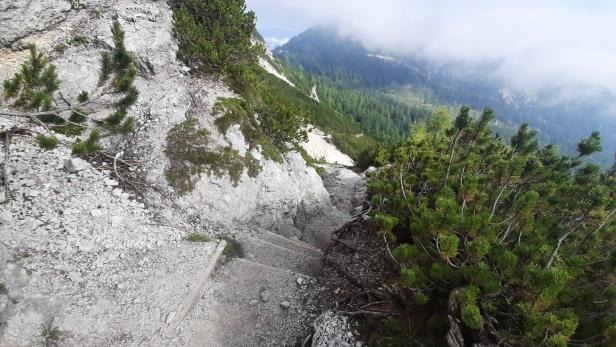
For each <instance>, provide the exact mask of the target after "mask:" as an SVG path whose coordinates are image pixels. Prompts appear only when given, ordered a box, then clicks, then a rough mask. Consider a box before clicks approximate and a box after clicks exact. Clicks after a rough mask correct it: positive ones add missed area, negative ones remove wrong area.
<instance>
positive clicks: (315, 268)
mask: <svg viewBox="0 0 616 347" xmlns="http://www.w3.org/2000/svg"><path fill="white" fill-rule="evenodd" d="M239 241H240V242H241V243H242V248H243V249H244V257H245V258H246V259H248V260H252V261H255V262H258V263H261V264H263V265H268V266H272V267H275V268H278V269H282V270H289V271H292V272H296V273H301V274H305V275H309V276H315V275H317V274H318V273H319V272H320V271H321V267H322V266H323V261H322V259H323V258H322V257H321V256H318V255H315V253H314V252H312V251H310V250H300V251H296V250H293V249H289V248H286V247H283V246H279V245H277V244H274V243H271V242H269V241H266V240H263V239H261V238H258V237H252V236H244V237H240V238H239Z"/></svg>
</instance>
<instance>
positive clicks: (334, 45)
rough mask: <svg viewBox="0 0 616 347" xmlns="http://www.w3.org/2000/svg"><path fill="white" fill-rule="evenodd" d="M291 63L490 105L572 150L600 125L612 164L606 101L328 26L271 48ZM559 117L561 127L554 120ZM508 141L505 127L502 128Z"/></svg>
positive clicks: (615, 135) (398, 91)
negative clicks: (529, 84) (561, 93)
mask: <svg viewBox="0 0 616 347" xmlns="http://www.w3.org/2000/svg"><path fill="white" fill-rule="evenodd" d="M274 54H275V56H276V57H277V58H278V59H279V60H280V61H282V62H284V63H285V64H287V65H288V66H290V67H292V68H295V69H299V70H301V71H303V72H305V73H307V74H308V75H312V76H316V77H320V78H326V79H328V80H330V81H332V82H333V83H336V85H338V86H345V87H348V88H353V89H363V90H370V91H372V92H374V91H377V92H379V93H382V94H387V95H389V96H391V95H396V96H398V97H408V96H411V97H412V99H415V101H414V102H415V103H420V104H422V105H432V104H436V105H439V104H442V105H447V106H449V107H452V108H453V107H459V106H460V105H470V106H471V107H472V108H474V109H477V110H480V109H483V108H485V107H490V108H492V109H494V110H495V111H496V114H497V119H498V120H499V122H501V124H502V123H505V124H508V125H509V128H511V127H517V126H518V125H520V124H522V123H529V124H530V125H531V126H532V127H534V128H536V129H538V130H539V138H540V139H541V140H542V141H543V142H544V143H553V144H556V145H558V146H559V147H560V148H561V149H562V151H563V152H564V153H568V154H572V153H573V152H574V151H575V144H576V143H577V142H578V141H579V139H580V138H582V137H586V136H588V135H589V134H590V132H592V131H594V130H599V131H600V132H601V135H602V142H603V147H604V151H603V153H600V154H597V155H595V156H594V157H593V160H594V161H596V162H598V163H600V164H602V165H603V166H608V165H611V163H612V162H613V154H614V153H615V152H616V132H615V131H614V130H613V129H616V116H610V115H608V111H607V109H608V108H607V106H606V105H595V104H591V103H589V102H584V101H579V102H575V103H568V104H559V105H551V104H550V103H549V102H548V100H549V99H550V98H551V95H550V93H547V92H546V93H544V94H543V95H537V96H528V95H524V94H523V93H521V92H518V91H515V90H513V89H511V88H509V87H508V86H506V85H503V84H500V83H498V82H496V81H492V80H489V79H487V78H485V77H486V76H485V74H486V71H490V69H493V67H491V66H478V67H473V68H468V67H467V68H460V67H459V66H453V65H441V64H435V63H431V62H429V61H426V60H423V59H420V58H417V57H412V56H399V55H395V54H391V53H388V52H378V51H370V50H368V49H366V48H364V47H363V45H361V44H360V43H358V42H354V41H352V40H350V39H346V38H343V37H341V36H339V35H337V33H336V31H335V30H334V29H332V28H326V27H314V28H311V29H308V30H307V31H305V32H303V33H301V34H299V35H298V36H296V37H294V38H292V39H291V40H290V41H289V42H288V43H287V44H286V45H284V46H281V47H278V48H277V49H276V50H274ZM555 124H558V127H555V126H554V125H555ZM501 135H503V136H504V137H505V138H506V139H507V140H508V135H509V134H508V132H507V131H503V133H502V134H501Z"/></svg>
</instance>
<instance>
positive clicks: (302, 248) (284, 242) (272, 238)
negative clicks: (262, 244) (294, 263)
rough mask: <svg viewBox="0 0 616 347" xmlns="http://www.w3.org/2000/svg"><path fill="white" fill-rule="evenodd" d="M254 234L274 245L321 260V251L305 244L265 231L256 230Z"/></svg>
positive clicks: (322, 254)
mask: <svg viewBox="0 0 616 347" xmlns="http://www.w3.org/2000/svg"><path fill="white" fill-rule="evenodd" d="M255 233H256V236H257V237H258V238H260V239H262V240H264V241H268V242H271V243H273V244H275V245H278V246H281V247H285V248H288V249H291V250H293V251H296V252H299V253H306V254H311V255H313V256H315V257H318V258H322V257H323V256H324V253H323V251H321V250H320V249H318V248H316V247H315V246H313V245H311V244H308V243H306V242H303V241H299V240H294V239H290V238H287V237H284V236H282V235H280V234H277V233H275V232H272V231H269V230H267V229H256V231H255Z"/></svg>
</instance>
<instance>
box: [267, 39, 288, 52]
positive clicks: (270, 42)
mask: <svg viewBox="0 0 616 347" xmlns="http://www.w3.org/2000/svg"><path fill="white" fill-rule="evenodd" d="M264 39H265V43H266V44H267V47H268V48H269V49H274V48H276V47H279V46H282V45H284V44H286V43H287V42H289V39H288V38H283V39H281V38H278V37H272V36H266V37H264Z"/></svg>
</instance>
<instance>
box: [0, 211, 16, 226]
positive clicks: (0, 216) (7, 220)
mask: <svg viewBox="0 0 616 347" xmlns="http://www.w3.org/2000/svg"><path fill="white" fill-rule="evenodd" d="M11 223H13V215H11V213H10V212H8V211H5V210H0V224H11Z"/></svg>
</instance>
